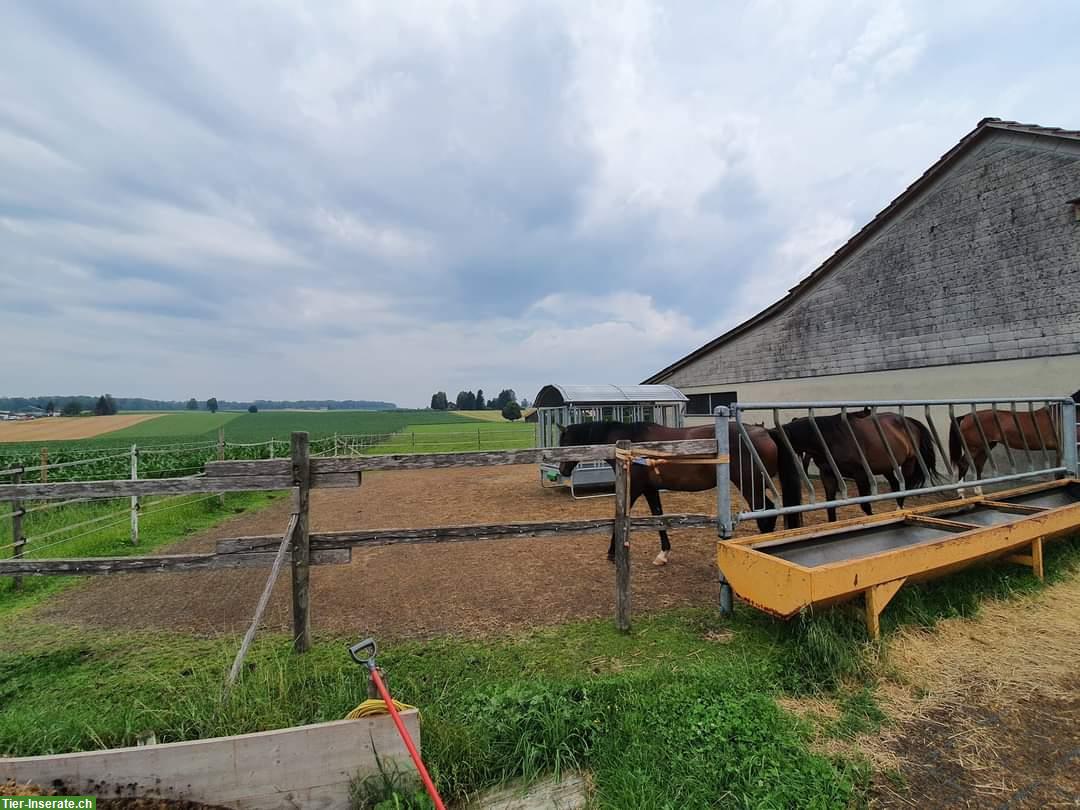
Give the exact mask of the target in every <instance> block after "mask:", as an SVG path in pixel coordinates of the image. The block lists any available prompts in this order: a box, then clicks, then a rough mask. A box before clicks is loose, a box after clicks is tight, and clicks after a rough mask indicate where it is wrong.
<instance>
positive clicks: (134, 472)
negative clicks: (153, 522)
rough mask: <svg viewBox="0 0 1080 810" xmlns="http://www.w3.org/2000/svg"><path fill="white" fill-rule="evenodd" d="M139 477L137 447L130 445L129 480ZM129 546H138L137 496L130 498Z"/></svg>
mask: <svg viewBox="0 0 1080 810" xmlns="http://www.w3.org/2000/svg"><path fill="white" fill-rule="evenodd" d="M138 477H139V446H138V445H136V444H133V445H131V480H132V481H134V480H136V479H137V478H138ZM131 545H133V546H137V545H139V496H138V495H132V496H131Z"/></svg>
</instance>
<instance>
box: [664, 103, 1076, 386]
mask: <svg viewBox="0 0 1080 810" xmlns="http://www.w3.org/2000/svg"><path fill="white" fill-rule="evenodd" d="M1077 197H1080V132H1072V131H1065V130H1058V129H1049V128H1044V127H1035V126H1028V125H1021V124H1016V123H1012V122H1004V121H999V120H997V119H985V120H984V121H982V122H980V123H979V125H978V126H977V127H976V128H975V129H974V130H973V131H972V132H971V133H969V134H968V135H967V136H966V137H965V138H964V139H963V140H961V141H960V143H958V144H957V145H956V146H955V147H954V148H953V149H952V150H950V151H949V152H948V153H947V154H946V155H944V156H943V157H942V158H941V159H940V160H939V161H938V162H937V163H935V164H934V166H932V167H931V168H930V169H929V170H927V172H926V173H925V174H924V175H923V176H922V177H921V178H919V180H917V181H916V182H915V183H914V184H912V186H911V187H909V188H908V189H907V190H906V191H905V192H904V193H903V194H902V195H900V197H898V198H897V199H896V200H894V201H893V203H891V204H890V205H889V206H888V207H887V208H886V209H885V210H884V211H882V212H881V213H880V214H878V216H877V217H875V218H874V220H873V221H872V222H870V223H869V224H868V225H867V226H866V227H865V228H863V229H862V230H861V231H860V232H859V233H858V234H856V235H855V236H854V237H852V239H851V240H849V241H848V243H847V244H845V245H844V246H843V247H842V248H840V250H838V251H837V252H836V253H835V254H834V255H833V256H832V257H831V258H829V259H828V260H827V261H826V262H825V263H824V264H823V265H822V266H821V267H819V268H818V269H817V270H815V271H814V272H813V273H812V274H811V275H810V276H809V277H807V278H806V279H805V280H803V281H802V282H801V283H800V284H799V285H797V286H796V287H795V288H793V289H792V291H791V292H790V293H789V294H788V295H787V296H786V297H785V298H784V299H782V300H781V301H779V302H777V303H776V304H774V305H773V306H771V307H769V308H768V309H766V310H765V311H763V312H762V313H760V314H759V315H757V316H755V317H754V318H751V319H750V320H749V321H747V322H746V323H744V324H741V325H740V326H738V327H736V328H735V329H733V330H731V331H730V332H728V333H727V334H725V335H722V336H721V337H719V338H717V339H716V340H714V341H712V342H711V343H709V344H707V345H705V346H703V347H701V348H700V349H698V350H696V351H695V352H692V353H691V354H689V355H687V356H686V357H684V358H682V359H681V360H679V361H677V362H675V363H674V364H672V365H671V366H669V367H668V368H666V369H664V370H662V371H660V372H658V373H657V374H655V375H653V376H652V377H650V378H649V379H647V380H646V381H645V382H647V383H660V382H664V383H669V384H672V385H675V386H678V387H680V388H693V387H695V386H709V387H715V386H717V385H732V386H734V385H735V384H738V383H750V382H756V381H769V380H791V379H795V378H805V377H819V376H825V375H837V374H853V373H862V372H878V371H886V370H894V369H913V368H923V367H929V366H945V365H952V364H960V363H978V362H986V361H998V360H1018V359H1023V358H1032V357H1048V356H1053V355H1063V354H1076V353H1080V221H1078V220H1077V216H1076V213H1075V212H1074V210H1073V206H1072V205H1071V204H1070V201H1072V200H1074V199H1076V198H1077ZM1074 387H1075V386H1074Z"/></svg>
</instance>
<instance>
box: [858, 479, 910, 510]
mask: <svg viewBox="0 0 1080 810" xmlns="http://www.w3.org/2000/svg"><path fill="white" fill-rule="evenodd" d="M885 480H886V481H888V482H889V486H890V487H892V491H893V492H896V491H897V490H899V489H900V481H899V480H898V479H897V477H896V476H895V475H893V474H892V473H891V472H887V473H885ZM905 480H906V479H905ZM859 494H860V495H861V494H862V493H861V492H860V493H859ZM869 505H870V504H868V503H864V504H863V506H864V507H865V506H869ZM896 505H897V506H898V507H900V508H901V509H903V508H904V499H903V498H897V499H896ZM863 511H864V512H866V514H868V515H869V514H872V513H871V512H869V511H867V510H866V509H863Z"/></svg>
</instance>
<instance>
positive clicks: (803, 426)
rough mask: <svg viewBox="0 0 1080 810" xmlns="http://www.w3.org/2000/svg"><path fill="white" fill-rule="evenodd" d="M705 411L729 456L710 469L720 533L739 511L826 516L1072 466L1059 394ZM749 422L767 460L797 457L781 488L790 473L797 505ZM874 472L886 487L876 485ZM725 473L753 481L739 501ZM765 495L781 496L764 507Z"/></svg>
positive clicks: (1072, 408)
mask: <svg viewBox="0 0 1080 810" xmlns="http://www.w3.org/2000/svg"><path fill="white" fill-rule="evenodd" d="M884 409H890V410H884ZM893 409H895V410H893ZM715 417H716V436H717V440H718V442H719V443H720V445H721V447H720V453H721V455H729V457H730V461H729V462H728V463H726V464H721V465H719V467H718V470H717V482H718V485H719V486H718V488H717V493H718V494H717V499H718V519H719V531H720V535H721V536H722V537H730V536H731V535H732V534H733V533H734V530H735V527H736V525H737V524H738V523H739V522H741V521H743V520H748V519H753V520H757V519H761V518H772V517H776V516H780V515H788V514H801V513H804V512H808V511H811V510H817V509H826V510H829V513H830V519H834V518H835V509H837V508H838V507H842V506H853V505H858V506H862V505H869V504H871V503H874V502H876V501H882V500H892V499H903V498H907V497H911V496H916V495H928V494H932V493H938V492H947V491H950V490H957V489H962V488H965V487H969V486H970V487H981V486H982V485H992V484H1002V483H1006V482H1010V481H1021V480H1025V479H1032V478H1041V477H1044V476H1053V475H1057V476H1060V475H1077V474H1078V472H1080V471H1078V462H1077V456H1078V439H1080V436H1078V435H1077V423H1076V403H1074V402H1073V400H1072V399H1070V398H1068V397H1061V396H1035V397H1031V396H1015V397H997V396H995V397H977V398H971V399H918V400H916V399H890V400H858V401H813V402H748V403H737V404H733V405H731V406H726V407H725V406H721V407H718V408H717V409H716V411H715ZM750 425H760V426H762V427H764V428H766V429H767V430H768V431H769V435H770V437H771V439H772V442H773V444H775V456H776V459H777V462H776V463H777V465H779V466H780V467H783V463H782V459H784V458H785V457H786V458H787V459H792V460H796V461H797V464H795V465H794V468H795V470H794V472H793V473H789V480H788V484H787V490H786V491H787V492H790V491H791V490H792V488H793V487H794V486H795V484H794V481H793V479H794V478H795V477H797V480H798V490H799V492H798V498H797V501H798V503H797V504H795V503H792V501H793V500H796V499H793V498H791V497H786V496H782V494H781V492H780V491H779V490H778V487H777V485H776V483H775V482H774V481H773V477H774V476H775V475H777V472H778V471H777V470H776V469H770V468H769V465H767V464H766V462H765V460H764V459H763V458H762V452H761V449H760V448H759V447H755V444H754V442H753V441H751V438H750V435H749V433H748V431H747V427H748V426H750ZM939 425H940V426H941V428H945V430H944V431H943V430H942V429H940V428H939ZM729 431H730V433H729ZM729 436H730V440H729ZM724 444H729V445H730V446H729V447H728V448H724V447H723V445H724ZM998 447H1001V448H1003V451H1002V453H1001V454H1000V457H996V456H995V450H996V448H998ZM725 450H726V451H727V452H725ZM811 463H812V464H814V466H816V467H817V468H818V471H819V476H820V480H821V481H822V483H823V485H824V488H825V491H826V497H825V498H824V499H822V498H821V497H820V496H819V495H818V493H817V491H816V487H815V484H814V482H813V481H812V480H811V474H810V465H811ZM788 469H789V470H791V468H790V467H789V468H788ZM879 476H880V477H883V478H885V480H887V481H888V482H889V484H890V491H882V488H880V487H879V484H878V477H879ZM733 477H736V480H741V481H744V482H745V481H747V480H751V481H752V482H753V487H754V488H755V493H754V494H753V496H752V497H751V499H750V501H751V502H750V503H748V504H747V506H748V507H749V508H747V509H743V510H735V509H734V508H733V504H732V500H731V488H730V482H731V480H732V478H733ZM780 477H781V480H782V479H783V476H782V475H781V476H780ZM849 480H854V481H855V482H856V484H857V486H858V489H859V492H858V494H853V493H851V492H850V490H849V489H848V484H847V482H848V481H849ZM759 483H760V487H761V495H762V497H761V498H759V497H758V496H757V495H756V487H757V485H758V484H759ZM745 491H746V490H745V487H744V493H745ZM767 495H771V496H772V497H773V498H774V499H775V500H777V501H780V500H781V499H783V502H784V505H782V506H774V507H772V508H764V507H763V502H764V500H765V498H766V497H767ZM864 508H868V506H866V507H864Z"/></svg>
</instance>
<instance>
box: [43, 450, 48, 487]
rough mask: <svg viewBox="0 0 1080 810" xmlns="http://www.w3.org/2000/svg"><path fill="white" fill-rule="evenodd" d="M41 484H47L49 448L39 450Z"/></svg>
mask: <svg viewBox="0 0 1080 810" xmlns="http://www.w3.org/2000/svg"><path fill="white" fill-rule="evenodd" d="M41 483H43V484H47V483H49V448H48V447H42V448H41Z"/></svg>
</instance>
